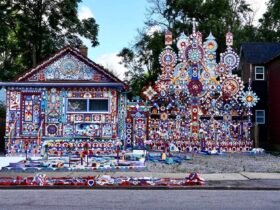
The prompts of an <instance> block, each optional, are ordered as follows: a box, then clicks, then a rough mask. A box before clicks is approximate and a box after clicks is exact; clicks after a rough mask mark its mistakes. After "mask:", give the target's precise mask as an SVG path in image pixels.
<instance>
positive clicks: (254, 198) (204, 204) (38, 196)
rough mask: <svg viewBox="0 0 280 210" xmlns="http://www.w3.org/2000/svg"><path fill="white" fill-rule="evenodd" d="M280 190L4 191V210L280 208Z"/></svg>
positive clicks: (0, 197) (0, 198)
mask: <svg viewBox="0 0 280 210" xmlns="http://www.w3.org/2000/svg"><path fill="white" fill-rule="evenodd" d="M279 206H280V191H251V190H250V191H241V190H239V191H234V190H226V191H222V190H218V191H217V190H208V191H207V190H94V189H93V190H0V210H22V209H24V210H25V209H27V210H35V209H36V210H47V209H48V210H49V209H52V210H72V209H73V210H84V209H85V210H91V209H94V210H95V209H106V210H107V209H133V210H137V209H149V210H152V209H161V210H163V209H168V210H173V209H199V210H202V209H215V210H219V209H223V210H224V209H232V210H236V209H239V210H240V209H244V210H245V209H246V210H250V209H252V210H253V209H254V210H263V209H266V210H270V209H279Z"/></svg>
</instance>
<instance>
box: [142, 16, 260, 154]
mask: <svg viewBox="0 0 280 210" xmlns="http://www.w3.org/2000/svg"><path fill="white" fill-rule="evenodd" d="M193 22H194V23H193V32H192V34H191V35H190V36H186V35H185V34H184V33H182V34H181V35H180V37H179V38H178V39H177V44H176V45H177V48H178V53H177V54H176V53H175V52H174V50H173V49H172V47H171V44H172V35H171V33H170V32H167V33H166V40H165V44H166V47H165V49H164V50H163V52H162V53H161V54H160V56H159V61H160V64H161V70H162V73H161V75H160V76H159V78H158V80H157V81H156V82H155V85H154V86H151V85H149V86H147V87H145V88H144V89H143V94H142V95H143V97H144V98H145V99H146V103H148V105H149V107H150V110H149V112H150V115H149V120H148V128H149V131H148V136H147V138H148V139H149V140H152V149H153V150H164V148H165V147H166V143H168V145H170V144H172V145H175V147H177V149H178V150H179V151H181V152H183V151H202V150H205V151H212V150H215V149H218V150H221V151H247V150H250V149H251V148H252V146H253V140H252V138H251V134H250V128H251V127H252V121H251V115H252V112H251V108H252V107H253V106H254V105H256V103H257V101H258V100H259V98H258V97H257V96H256V94H255V93H254V92H253V91H252V90H251V86H250V84H249V87H248V90H247V91H245V90H244V85H243V82H242V80H241V78H240V77H239V76H238V75H236V74H234V70H235V69H236V68H237V67H238V66H239V57H238V55H237V53H236V52H235V51H234V49H233V34H232V33H231V32H228V33H227V34H226V46H227V48H226V50H225V52H223V53H221V55H220V62H219V63H217V61H216V57H217V56H216V50H217V48H218V44H217V42H216V40H215V37H214V36H213V35H212V34H211V33H210V35H209V36H208V37H207V38H206V40H205V41H204V42H203V41H202V34H201V33H200V32H199V31H196V27H195V21H193Z"/></svg>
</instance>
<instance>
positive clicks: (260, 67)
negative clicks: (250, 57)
mask: <svg viewBox="0 0 280 210" xmlns="http://www.w3.org/2000/svg"><path fill="white" fill-rule="evenodd" d="M257 68H259V69H262V73H257V71H256V70H257ZM257 75H262V76H263V78H262V79H257ZM255 80H259V81H263V80H265V74H264V66H255Z"/></svg>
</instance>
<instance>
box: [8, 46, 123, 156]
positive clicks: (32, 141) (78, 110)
mask: <svg viewBox="0 0 280 210" xmlns="http://www.w3.org/2000/svg"><path fill="white" fill-rule="evenodd" d="M5 86H6V92H7V115H6V136H5V139H6V146H7V152H8V153H9V154H12V155H13V154H17V153H24V152H25V151H26V150H28V152H29V153H33V154H38V153H39V152H40V151H41V150H42V149H45V147H46V145H47V147H48V152H49V154H50V155H65V154H66V153H67V152H69V151H68V150H69V149H71V150H74V151H75V150H76V151H77V152H79V150H83V149H84V148H85V145H86V147H88V149H89V152H91V153H96V152H97V153H104V152H111V151H112V149H113V148H114V147H115V142H116V141H118V140H121V138H123V129H124V128H123V121H124V119H125V115H126V112H125V103H126V94H125V89H126V86H125V84H124V83H122V82H121V81H120V80H118V79H117V78H116V77H115V76H113V75H112V74H110V73H109V72H108V71H106V70H105V69H103V68H102V67H101V66H99V65H97V64H95V63H94V62H92V61H90V60H89V59H88V58H86V57H84V56H82V55H81V54H80V53H79V52H78V51H76V50H75V49H72V48H71V47H66V48H64V49H63V50H61V51H59V52H58V53H57V54H55V55H54V56H52V57H51V58H50V59H48V60H46V61H45V62H43V63H42V64H41V65H39V66H37V67H36V68H34V69H32V70H30V71H29V72H27V73H26V74H24V75H23V76H21V77H19V78H18V80H17V81H16V82H14V83H6V84H5Z"/></svg>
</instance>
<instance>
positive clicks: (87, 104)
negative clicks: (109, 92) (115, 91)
mask: <svg viewBox="0 0 280 210" xmlns="http://www.w3.org/2000/svg"><path fill="white" fill-rule="evenodd" d="M109 110H110V109H109V99H68V102H67V111H68V112H81V113H82V112H92V113H108V112H109Z"/></svg>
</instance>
